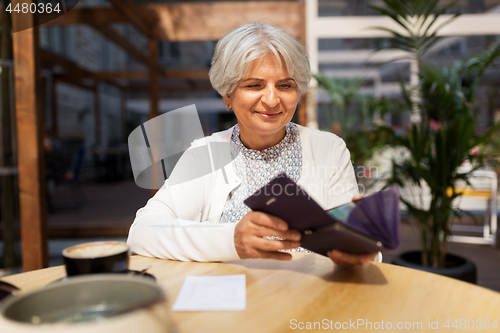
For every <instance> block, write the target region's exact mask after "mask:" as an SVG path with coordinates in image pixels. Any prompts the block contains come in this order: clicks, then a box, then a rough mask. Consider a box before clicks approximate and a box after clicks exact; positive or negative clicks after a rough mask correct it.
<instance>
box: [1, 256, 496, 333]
mask: <svg viewBox="0 0 500 333" xmlns="http://www.w3.org/2000/svg"><path fill="white" fill-rule="evenodd" d="M293 257H294V258H293V260H292V261H289V262H280V261H274V260H257V259H250V260H240V261H232V262H223V263H196V262H178V261H170V260H159V259H152V258H146V257H140V256H134V257H132V258H131V264H130V266H131V267H130V268H131V269H136V270H138V269H141V268H143V267H145V266H147V265H149V264H152V265H153V266H152V267H151V268H150V270H149V271H148V272H150V273H151V274H153V275H154V276H156V278H157V280H158V283H159V284H160V285H161V286H162V287H163V288H164V290H165V291H166V293H167V298H168V300H167V304H166V309H167V310H166V311H168V312H170V314H169V315H170V317H171V318H172V319H173V321H174V325H175V328H176V330H175V331H176V332H255V333H263V332H289V331H301V330H305V331H314V327H316V330H318V331H319V330H321V331H323V330H324V331H328V330H331V331H334V330H335V328H337V330H339V331H350V330H354V329H355V328H356V329H357V331H367V332H372V331H375V330H377V328H378V330H387V329H389V326H391V327H392V330H394V331H399V330H397V328H398V326H399V328H400V330H401V331H408V332H417V331H418V332H427V331H432V332H436V331H438V332H442V331H459V332H500V328H494V327H491V325H492V324H494V322H495V320H497V324H498V326H500V293H497V292H494V291H491V290H488V289H485V288H481V287H478V286H475V285H472V284H468V283H464V282H460V281H456V280H453V279H450V278H446V277H442V276H438V275H434V274H430V273H425V272H421V271H416V270H412V269H407V268H403V267H398V266H393V265H389V264H380V263H373V262H371V263H368V264H365V265H364V266H361V267H354V268H351V269H342V268H340V267H335V266H334V265H333V263H332V262H331V261H330V260H329V259H328V258H325V257H322V256H320V255H315V254H303V253H294V254H293ZM231 274H245V275H246V281H247V310H246V311H242V312H191V313H190V312H171V311H170V309H171V306H172V304H173V302H174V301H175V299H176V298H177V295H178V294H179V291H180V288H181V286H182V283H183V282H184V279H185V277H186V276H187V275H231ZM63 276H65V272H64V268H63V267H62V266H59V267H53V268H48V269H44V270H39V271H33V272H28V273H23V274H18V275H13V276H9V277H5V278H3V280H5V281H7V282H10V283H13V284H15V285H18V286H19V287H20V288H21V289H22V290H23V291H25V290H26V291H28V290H32V289H35V288H40V287H43V286H45V285H46V284H48V283H50V282H52V281H54V280H56V279H59V278H61V277H63ZM455 320H457V322H456V326H457V327H458V328H454V327H453V323H454V321H455ZM461 320H462V322H461ZM486 320H488V321H489V325H490V328H489V329H488V330H485V329H484V326H485V323H486ZM447 321H448V324H449V326H450V329H447V328H446V327H445V326H444V325H445V324H446V323H447ZM463 323H465V326H464V324H463ZM479 323H481V326H482V328H481V329H480V328H479ZM358 324H359V325H358ZM461 324H462V327H464V328H463V329H461V328H460V325H461ZM314 325H316V326H314ZM370 325H371V327H372V328H370ZM429 325H432V326H433V327H436V325H438V328H439V330H436V329H430V328H429ZM467 325H469V328H471V329H469V328H467ZM405 326H406V329H405ZM308 327H309V328H310V329H307V328H308ZM472 327H474V329H472ZM300 328H303V329H300ZM342 328H343V329H342ZM378 330H377V331H378ZM0 331H2V330H1V328H0Z"/></svg>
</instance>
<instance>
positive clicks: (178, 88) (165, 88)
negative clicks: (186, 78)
mask: <svg viewBox="0 0 500 333" xmlns="http://www.w3.org/2000/svg"><path fill="white" fill-rule="evenodd" d="M124 89H126V90H127V91H130V92H132V91H149V90H150V89H151V88H150V85H149V84H145V85H130V86H125V87H124ZM213 89H214V88H213V87H212V85H211V84H210V83H203V84H200V83H196V86H195V87H191V86H190V85H188V84H183V85H180V84H160V85H158V91H195V90H196V91H202V90H203V91H204V90H213ZM214 91H215V90H214Z"/></svg>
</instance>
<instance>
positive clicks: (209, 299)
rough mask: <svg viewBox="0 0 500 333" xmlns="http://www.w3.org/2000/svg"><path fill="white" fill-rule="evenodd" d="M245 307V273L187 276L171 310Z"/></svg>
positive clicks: (226, 309) (217, 309)
mask: <svg viewBox="0 0 500 333" xmlns="http://www.w3.org/2000/svg"><path fill="white" fill-rule="evenodd" d="M246 308H247V289H246V276H245V274H239V275H222V276H187V277H186V280H185V281H184V284H183V285H182V288H181V291H180V293H179V296H177V299H176V300H175V303H174V306H173V307H172V310H173V311H244V310H246Z"/></svg>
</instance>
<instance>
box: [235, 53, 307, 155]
mask: <svg viewBox="0 0 500 333" xmlns="http://www.w3.org/2000/svg"><path fill="white" fill-rule="evenodd" d="M281 61H282V64H283V69H282V68H280V65H279V63H278V61H277V59H276V57H275V56H274V54H272V53H269V54H267V55H265V56H263V57H262V58H259V59H256V60H254V61H253V62H252V63H251V64H250V66H249V68H248V71H247V73H246V75H245V77H244V78H243V79H242V80H241V81H240V83H239V84H238V86H237V87H236V89H235V90H234V91H233V92H232V93H231V94H230V95H229V97H226V98H225V103H226V106H228V107H232V108H233V110H234V113H235V114H236V117H237V118H238V124H239V127H240V139H241V141H242V142H243V144H244V145H245V146H246V147H248V148H250V149H255V150H263V149H266V148H269V147H272V146H274V145H276V144H277V143H279V142H280V141H281V140H282V139H283V137H284V136H285V126H286V125H287V124H288V123H289V122H290V120H291V119H292V117H293V114H294V112H295V109H296V107H297V101H298V98H299V96H298V92H297V84H296V83H295V81H294V80H293V79H292V78H291V77H290V76H289V74H288V71H287V70H286V68H285V62H284V60H283V59H281Z"/></svg>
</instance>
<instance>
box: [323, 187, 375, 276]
mask: <svg viewBox="0 0 500 333" xmlns="http://www.w3.org/2000/svg"><path fill="white" fill-rule="evenodd" d="M359 199H363V196H361V195H355V196H354V197H352V201H357V200H359ZM327 254H328V257H330V259H332V261H333V262H334V263H335V264H337V265H339V266H341V267H352V266H356V265H363V264H365V263H367V262H368V261H371V260H373V259H375V257H376V256H377V253H370V254H363V255H358V254H349V253H345V252H340V251H337V250H332V251H329V252H327Z"/></svg>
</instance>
